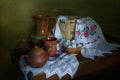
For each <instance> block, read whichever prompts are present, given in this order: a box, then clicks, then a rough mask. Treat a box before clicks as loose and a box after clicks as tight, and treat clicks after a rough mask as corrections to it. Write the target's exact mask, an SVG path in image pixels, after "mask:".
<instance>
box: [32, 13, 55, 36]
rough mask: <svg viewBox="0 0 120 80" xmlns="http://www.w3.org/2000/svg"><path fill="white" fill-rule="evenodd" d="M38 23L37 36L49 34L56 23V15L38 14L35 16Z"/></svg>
mask: <svg viewBox="0 0 120 80" xmlns="http://www.w3.org/2000/svg"><path fill="white" fill-rule="evenodd" d="M34 19H35V23H36V36H47V35H49V34H50V32H51V31H52V29H53V27H54V26H55V24H56V17H52V16H45V15H36V16H34Z"/></svg>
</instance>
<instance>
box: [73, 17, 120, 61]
mask: <svg viewBox="0 0 120 80" xmlns="http://www.w3.org/2000/svg"><path fill="white" fill-rule="evenodd" d="M75 40H76V42H77V43H82V44H83V48H82V50H81V54H82V55H83V56H84V57H86V58H91V59H94V57H95V56H104V55H103V54H104V53H111V50H114V49H117V47H120V46H119V45H117V44H115V43H109V42H107V41H106V40H105V38H104V35H103V33H102V30H101V28H100V26H99V25H98V24H97V23H96V22H95V21H94V20H93V19H92V18H90V17H85V18H80V19H76V32H75Z"/></svg>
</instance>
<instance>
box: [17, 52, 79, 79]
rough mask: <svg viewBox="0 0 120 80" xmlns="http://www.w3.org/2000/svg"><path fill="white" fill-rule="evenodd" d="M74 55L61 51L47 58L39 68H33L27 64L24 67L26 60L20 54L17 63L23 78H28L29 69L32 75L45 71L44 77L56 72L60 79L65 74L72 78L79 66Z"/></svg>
mask: <svg viewBox="0 0 120 80" xmlns="http://www.w3.org/2000/svg"><path fill="white" fill-rule="evenodd" d="M75 56H76V55H75V54H72V55H68V54H65V53H63V54H61V55H60V56H58V57H57V58H55V59H52V60H51V59H50V60H48V61H47V63H46V64H45V65H44V66H43V67H41V68H33V67H31V66H29V65H28V66H27V67H24V66H25V65H26V61H25V59H24V57H25V56H22V57H21V58H20V60H19V64H20V66H21V70H22V72H23V74H24V76H25V80H28V77H27V75H28V73H29V72H30V71H31V72H32V73H33V76H35V75H37V74H39V73H41V72H45V74H46V78H48V77H50V76H52V75H54V74H57V75H58V77H59V78H60V79H61V78H62V76H64V75H65V74H69V75H70V76H71V78H73V76H74V75H75V73H76V71H77V69H78V66H79V62H78V60H77V58H76V57H75Z"/></svg>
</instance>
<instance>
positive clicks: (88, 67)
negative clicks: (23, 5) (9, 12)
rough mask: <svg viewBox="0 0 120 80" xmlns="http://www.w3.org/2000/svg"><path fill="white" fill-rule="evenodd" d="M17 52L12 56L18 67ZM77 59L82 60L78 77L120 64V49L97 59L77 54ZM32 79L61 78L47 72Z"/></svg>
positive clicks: (112, 40)
mask: <svg viewBox="0 0 120 80" xmlns="http://www.w3.org/2000/svg"><path fill="white" fill-rule="evenodd" d="M107 40H108V41H110V42H115V43H120V39H117V38H111V36H107ZM15 54H16V53H14V54H12V57H11V58H12V60H13V62H14V64H15V65H16V67H18V60H17V59H16V56H15ZM77 59H78V61H79V62H80V65H79V68H78V70H77V72H76V74H75V76H74V78H77V77H78V76H80V75H85V74H88V73H91V72H95V71H99V70H102V69H104V68H108V67H111V66H115V65H120V49H119V50H118V51H113V54H105V56H104V57H96V58H95V60H91V59H87V58H84V57H82V56H81V55H80V54H79V55H77ZM18 69H19V67H18ZM19 70H20V69H19ZM30 77H31V76H30ZM30 80H59V78H58V76H57V75H56V74H55V75H53V76H51V77H49V78H47V79H46V78H45V73H40V74H38V75H37V76H34V77H31V78H30ZM61 80H70V76H69V75H68V74H66V75H65V76H63V77H62V79H61Z"/></svg>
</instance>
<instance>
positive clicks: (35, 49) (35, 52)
mask: <svg viewBox="0 0 120 80" xmlns="http://www.w3.org/2000/svg"><path fill="white" fill-rule="evenodd" d="M42 53H45V51H44V49H42V48H39V47H38V46H37V45H35V46H34V48H33V49H32V50H31V51H30V54H33V55H35V54H42Z"/></svg>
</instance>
